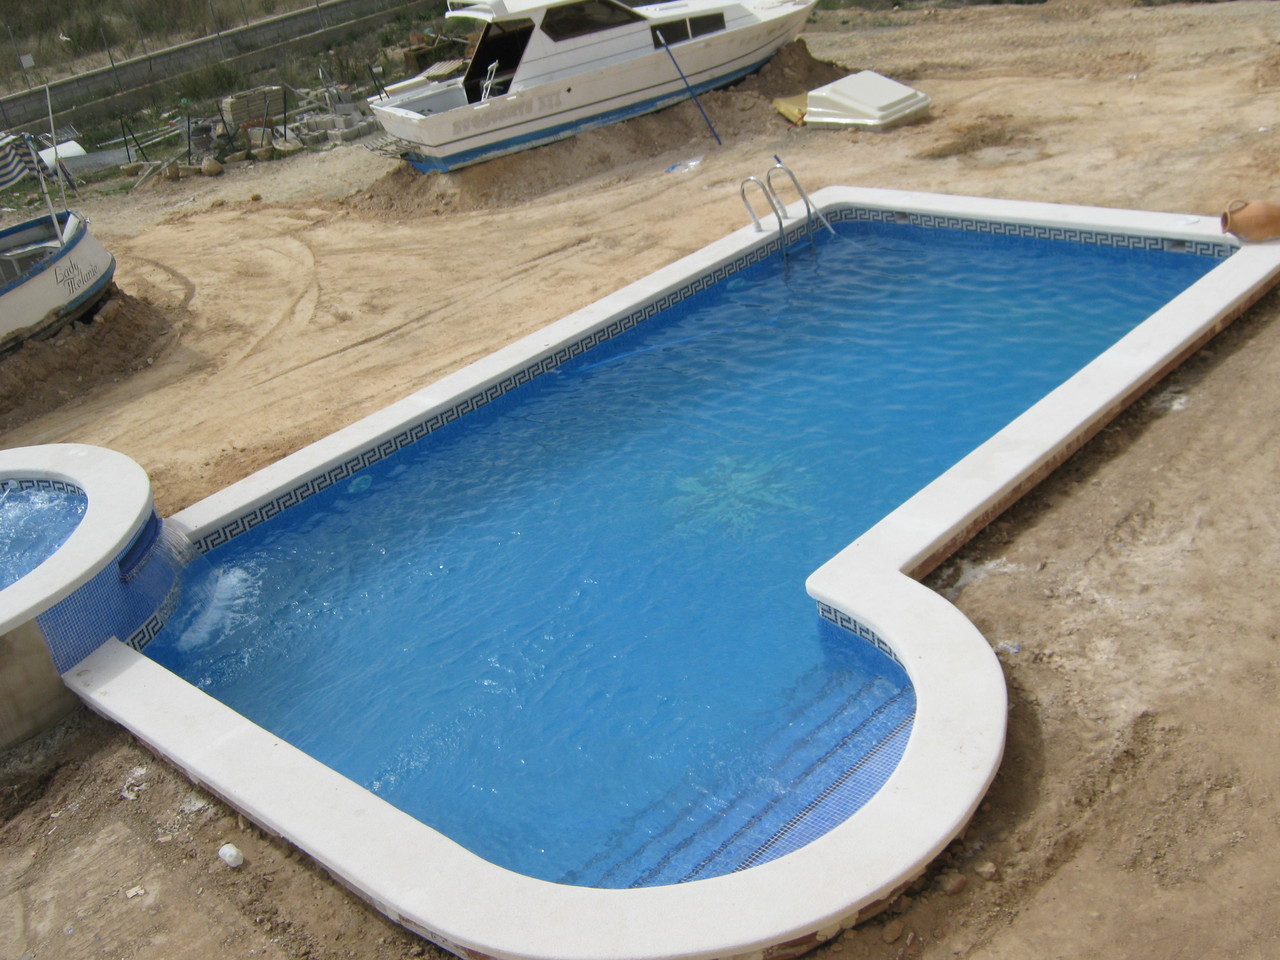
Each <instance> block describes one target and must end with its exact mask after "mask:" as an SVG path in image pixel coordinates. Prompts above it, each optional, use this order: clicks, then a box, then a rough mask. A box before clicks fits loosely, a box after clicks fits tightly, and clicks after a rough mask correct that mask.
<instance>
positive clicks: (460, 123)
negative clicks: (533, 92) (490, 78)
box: [453, 93, 560, 137]
mask: <svg viewBox="0 0 1280 960" xmlns="http://www.w3.org/2000/svg"><path fill="white" fill-rule="evenodd" d="M559 106H560V94H559V93H543V94H539V95H538V96H537V97H528V98H526V99H521V100H518V101H516V102H515V103H494V102H493V101H489V102H488V103H485V104H483V105H482V108H481V109H477V110H476V111H474V112H473V113H471V115H470V116H466V117H459V118H458V119H457V120H455V121H453V135H454V136H455V137H457V136H463V135H465V134H468V133H478V132H480V131H482V130H491V129H493V128H494V127H500V126H505V125H506V124H509V123H510V122H511V121H513V120H519V119H520V118H522V117H529V116H542V115H544V114H547V113H550V112H551V111H552V110H555V109H557V108H559Z"/></svg>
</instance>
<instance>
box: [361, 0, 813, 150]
mask: <svg viewBox="0 0 1280 960" xmlns="http://www.w3.org/2000/svg"><path fill="white" fill-rule="evenodd" d="M815 3H816V0H739V2H726V0H684V2H671V3H652V4H646V5H640V6H636V7H630V6H627V5H626V4H624V3H620V2H618V0H449V11H448V13H447V14H446V15H447V16H448V17H451V18H453V19H454V20H470V21H473V26H475V27H476V28H477V29H478V36H477V37H476V39H474V40H473V42H472V53H471V56H470V59H469V61H467V62H466V63H465V70H463V72H462V73H461V75H459V76H455V77H451V78H448V79H442V78H440V71H439V70H438V69H436V68H428V70H427V71H425V72H424V73H422V74H420V75H418V76H417V77H414V78H412V79H409V80H406V81H404V82H402V83H397V84H392V85H391V86H389V87H387V88H386V90H385V91H384V92H382V93H381V94H380V95H379V96H377V97H374V98H371V99H370V100H369V105H370V106H371V107H372V108H373V113H374V116H375V117H377V118H378V120H379V122H380V123H381V124H382V127H383V129H384V130H386V131H387V133H388V134H390V135H391V136H392V137H394V138H396V140H397V141H399V142H398V143H395V149H397V150H398V152H401V153H402V155H403V156H404V157H405V159H407V160H408V161H409V162H410V163H412V164H413V165H414V166H415V167H417V168H418V169H419V170H423V171H431V170H455V169H457V168H458V167H464V166H466V165H468V164H471V163H476V162H477V161H480V160H486V159H489V158H491V157H496V156H501V155H502V154H507V153H514V152H515V151H517V150H524V149H527V148H529V147H533V146H537V145H539V144H543V143H549V142H550V141H552V140H559V139H561V138H562V137H567V136H570V135H572V134H574V133H577V132H578V131H580V130H585V129H588V128H591V127H598V126H602V125H604V124H607V123H615V122H617V121H619V120H625V119H627V118H629V117H634V116H638V115H639V114H643V113H649V112H651V111H653V110H658V109H661V108H662V107H665V106H668V105H670V104H673V103H676V102H678V101H680V100H685V99H687V98H689V97H691V96H694V95H696V94H698V93H701V92H703V91H706V90H711V89H714V88H716V87H720V86H724V85H725V84H727V83H730V82H732V81H733V80H736V79H738V78H739V77H743V76H746V75H747V74H748V73H751V72H752V71H753V70H756V69H757V68H759V67H760V66H762V65H763V64H764V63H765V61H767V60H768V59H769V58H770V57H771V56H773V54H774V53H775V52H776V51H777V49H778V48H779V47H781V46H782V45H783V44H785V43H788V42H789V41H791V40H793V39H795V37H796V36H798V35H799V33H800V31H801V29H802V28H803V27H804V23H805V20H806V19H807V17H808V16H809V11H810V10H811V9H813V6H814V4H815ZM436 66H437V67H439V66H440V65H436ZM462 67H463V63H462V62H459V63H458V68H459V69H461V68H462Z"/></svg>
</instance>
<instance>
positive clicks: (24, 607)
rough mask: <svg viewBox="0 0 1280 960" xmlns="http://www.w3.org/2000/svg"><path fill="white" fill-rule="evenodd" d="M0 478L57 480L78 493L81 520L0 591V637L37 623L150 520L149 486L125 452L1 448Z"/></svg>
mask: <svg viewBox="0 0 1280 960" xmlns="http://www.w3.org/2000/svg"><path fill="white" fill-rule="evenodd" d="M0 480H53V481H58V482H61V483H68V484H71V485H72V486H75V487H79V488H80V489H81V490H82V491H84V493H85V496H86V497H87V498H88V505H87V506H86V507H85V512H84V516H83V517H81V518H80V523H79V525H78V526H77V527H76V528H75V530H73V531H72V532H71V536H69V537H68V538H67V539H66V541H65V542H64V543H63V544H62V546H61V547H59V548H58V549H57V550H55V551H54V552H53V553H52V554H51V555H50V556H49V557H48V558H47V559H46V560H44V562H42V563H41V564H39V565H38V566H37V567H35V569H33V570H31V571H30V572H28V573H27V574H26V575H25V576H23V577H22V578H21V579H20V580H18V581H16V582H14V583H11V584H10V585H9V586H7V587H5V588H4V589H3V590H0V636H3V635H4V634H6V633H8V632H9V631H10V630H12V629H13V628H15V627H17V626H20V625H21V624H24V623H26V622H28V621H30V620H34V619H35V618H36V617H38V616H39V615H40V614H42V613H44V611H46V610H48V609H49V608H50V607H52V606H53V605H54V604H56V603H57V602H58V601H59V600H62V599H63V598H65V597H69V596H70V595H71V594H73V593H75V591H76V590H77V589H78V588H79V587H81V586H83V585H84V584H85V583H88V582H89V581H90V580H92V579H93V578H94V577H95V576H96V575H97V574H98V573H99V571H101V570H102V569H103V568H104V567H105V566H106V565H107V564H108V563H110V562H111V561H113V560H114V559H116V557H118V556H119V555H120V551H121V550H123V549H124V548H125V547H126V546H127V545H128V543H129V541H130V540H131V539H132V538H133V536H134V534H136V533H137V532H138V529H139V528H140V527H141V526H142V524H143V523H144V522H145V521H146V519H147V517H149V516H150V515H151V481H150V480H149V479H148V478H147V474H146V471H144V470H143V469H142V468H141V467H140V466H138V464H137V463H135V462H134V461H133V460H131V459H130V458H129V457H126V456H125V455H124V454H122V453H116V452H115V451H114V450H107V449H105V448H103V447H94V446H90V445H88V444H84V443H50V444H45V445H42V446H38V447H13V448H10V449H8V450H0Z"/></svg>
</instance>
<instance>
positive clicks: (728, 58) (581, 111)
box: [371, 4, 811, 172]
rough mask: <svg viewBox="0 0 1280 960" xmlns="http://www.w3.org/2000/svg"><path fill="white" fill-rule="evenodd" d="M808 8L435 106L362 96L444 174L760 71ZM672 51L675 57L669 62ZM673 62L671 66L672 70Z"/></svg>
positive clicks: (417, 156) (411, 152)
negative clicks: (419, 107) (434, 109)
mask: <svg viewBox="0 0 1280 960" xmlns="http://www.w3.org/2000/svg"><path fill="white" fill-rule="evenodd" d="M810 7H811V5H809V4H796V5H793V6H792V7H791V8H790V12H789V13H787V14H785V15H783V16H778V17H774V18H770V19H768V20H762V21H759V22H757V23H755V24H753V25H752V26H749V27H744V28H740V29H737V30H732V31H728V32H726V33H725V34H723V35H717V36H715V37H714V38H712V39H711V40H709V41H707V42H704V43H695V44H689V43H683V44H678V45H676V46H675V47H673V48H671V52H670V53H668V52H667V50H665V49H662V48H658V49H655V50H653V51H652V52H651V53H646V54H644V55H642V56H638V57H636V58H634V59H633V60H631V61H628V62H627V63H624V64H613V65H610V66H608V67H603V68H600V69H597V70H592V71H587V72H584V73H579V74H575V75H572V76H569V77H561V78H558V79H556V80H554V81H550V82H546V83H540V84H536V85H531V86H527V87H524V88H522V89H519V90H515V91H513V92H511V93H508V94H505V95H502V96H497V97H493V98H492V99H489V100H485V101H483V102H480V103H471V104H467V105H465V106H461V107H455V108H453V109H451V110H445V111H442V112H440V113H432V114H421V113H416V112H414V111H413V110H409V109H405V108H403V107H397V106H394V105H391V104H379V103H378V102H377V101H373V102H371V106H372V107H373V112H374V115H375V116H376V117H377V118H378V120H379V121H380V122H381V124H382V126H383V128H384V129H385V130H386V131H387V132H388V133H389V134H391V135H393V136H395V137H397V138H399V139H400V140H401V141H403V142H404V143H405V144H406V145H407V151H408V152H406V154H405V159H406V160H408V161H409V162H410V163H411V164H412V165H413V166H414V167H416V168H417V169H419V170H422V171H424V172H428V171H449V170H456V169H458V168H460V167H465V166H468V165H470V164H473V163H477V162H479V161H481V160H487V159H491V158H493V157H497V156H502V155H504V154H509V153H515V152H517V151H520V150H526V149H528V148H530V147H535V146H539V145H541V144H545V143H550V142H552V141H554V140H560V139H563V138H565V137H569V136H572V135H573V134H575V133H578V132H580V131H583V130H588V129H592V128H595V127H600V126H604V125H606V124H610V123H617V122H619V121H621V120H626V119H629V118H631V117H636V116H640V115H642V114H645V113H651V112H653V111H655V110H660V109H662V108H664V107H667V106H670V105H672V104H675V103H678V102H680V101H682V100H687V99H689V97H690V92H691V91H692V92H693V93H702V92H705V91H707V90H711V89H714V88H716V87H721V86H724V85H726V84H728V83H732V82H733V81H734V80H737V79H739V78H741V77H744V76H746V75H747V74H749V73H751V72H753V71H755V70H757V69H759V68H760V67H761V66H763V65H764V64H765V63H766V62H767V61H768V60H769V58H770V57H772V56H773V54H774V53H776V52H777V50H778V49H779V48H780V47H781V46H783V45H784V44H785V43H788V42H790V41H791V40H793V39H795V37H797V36H798V35H799V33H800V31H801V29H802V28H803V27H804V23H805V19H806V18H807V16H808V13H809V10H810ZM673 58H674V62H673ZM677 63H678V69H677Z"/></svg>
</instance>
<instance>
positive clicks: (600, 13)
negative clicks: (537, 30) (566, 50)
mask: <svg viewBox="0 0 1280 960" xmlns="http://www.w3.org/2000/svg"><path fill="white" fill-rule="evenodd" d="M642 20H644V17H642V16H641V15H640V14H638V13H635V12H634V11H632V10H631V9H630V8H629V7H624V6H623V5H622V4H620V3H614V2H613V0H580V2H578V3H566V4H564V5H563V6H560V7H551V8H549V9H548V10H547V12H546V14H544V15H543V17H542V32H543V33H545V34H546V35H547V36H548V37H550V38H551V39H552V40H568V39H570V38H571V37H581V36H584V35H586V34H588V33H598V32H599V31H601V30H612V29H613V28H614V27H621V26H624V25H625V24H628V23H636V22H638V21H642Z"/></svg>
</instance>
